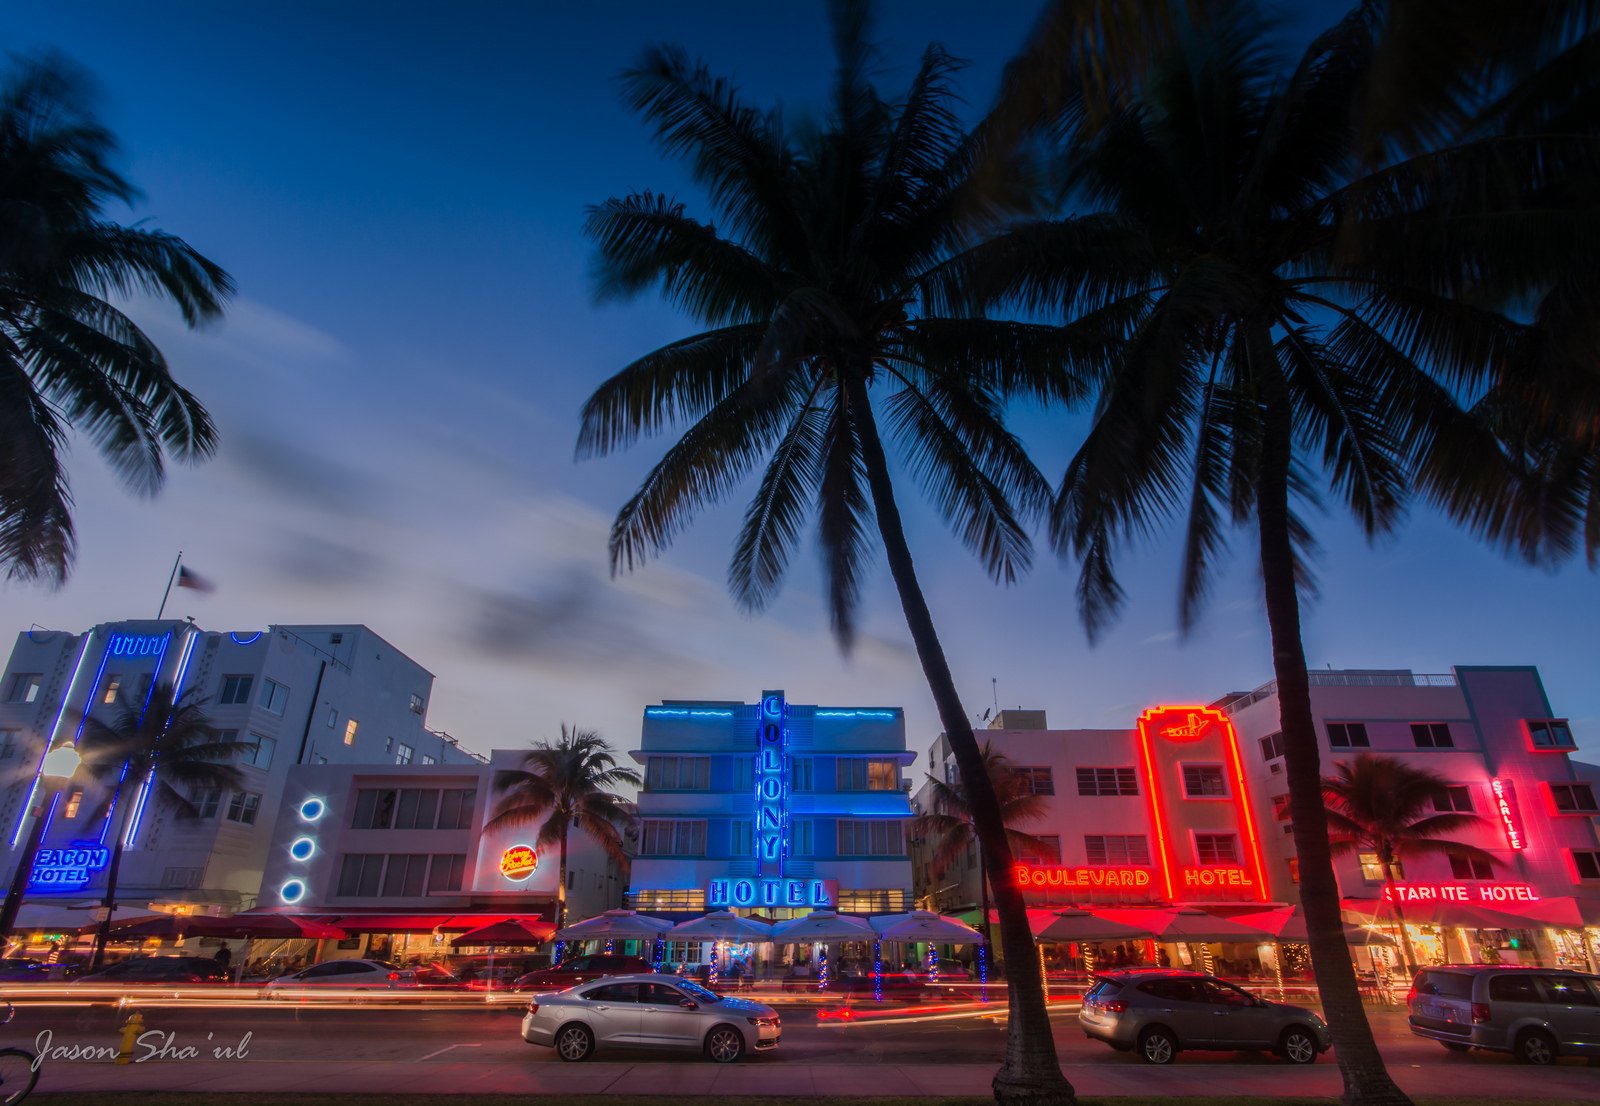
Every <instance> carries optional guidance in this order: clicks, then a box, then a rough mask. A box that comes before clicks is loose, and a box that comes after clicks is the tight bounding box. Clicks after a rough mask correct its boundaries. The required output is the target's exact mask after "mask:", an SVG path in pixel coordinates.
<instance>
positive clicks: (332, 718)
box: [328, 707, 339, 730]
mask: <svg viewBox="0 0 1600 1106" xmlns="http://www.w3.org/2000/svg"><path fill="white" fill-rule="evenodd" d="M338 724H339V708H338V707H329V708H328V729H330V730H331V729H333V728H334V727H336V726H337V725H338Z"/></svg>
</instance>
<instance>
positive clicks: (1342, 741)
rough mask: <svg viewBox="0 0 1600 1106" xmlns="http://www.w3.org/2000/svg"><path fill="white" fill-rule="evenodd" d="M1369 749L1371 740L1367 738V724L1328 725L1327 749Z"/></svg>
mask: <svg viewBox="0 0 1600 1106" xmlns="http://www.w3.org/2000/svg"><path fill="white" fill-rule="evenodd" d="M1371 747H1372V740H1371V738H1369V737H1367V724H1366V723H1365V722H1329V723H1328V748H1330V749H1369V748H1371Z"/></svg>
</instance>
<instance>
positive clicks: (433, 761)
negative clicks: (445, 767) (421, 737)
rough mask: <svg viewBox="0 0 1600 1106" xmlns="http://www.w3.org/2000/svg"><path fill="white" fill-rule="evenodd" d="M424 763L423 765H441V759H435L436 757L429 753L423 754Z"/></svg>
mask: <svg viewBox="0 0 1600 1106" xmlns="http://www.w3.org/2000/svg"><path fill="white" fill-rule="evenodd" d="M422 763H423V764H438V763H439V758H438V757H435V756H432V755H430V754H428V753H423V754H422Z"/></svg>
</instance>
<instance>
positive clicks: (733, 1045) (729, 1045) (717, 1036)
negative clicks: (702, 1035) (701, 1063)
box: [706, 1025, 744, 1064]
mask: <svg viewBox="0 0 1600 1106" xmlns="http://www.w3.org/2000/svg"><path fill="white" fill-rule="evenodd" d="M743 1055H744V1034H743V1033H740V1032H739V1031H738V1030H737V1029H735V1028H733V1026H731V1025H719V1026H717V1027H716V1028H715V1029H713V1030H712V1031H711V1032H710V1033H707V1034H706V1059H708V1060H713V1061H715V1062H716V1063H718V1064H731V1063H733V1062H734V1061H735V1060H737V1059H739V1057H741V1056H743Z"/></svg>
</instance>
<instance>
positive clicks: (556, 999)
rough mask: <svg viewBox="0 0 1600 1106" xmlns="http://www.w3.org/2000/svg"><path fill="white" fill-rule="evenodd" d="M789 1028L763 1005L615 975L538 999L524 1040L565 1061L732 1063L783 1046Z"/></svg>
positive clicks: (660, 978) (680, 984) (655, 978)
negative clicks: (624, 1056) (670, 1052)
mask: <svg viewBox="0 0 1600 1106" xmlns="http://www.w3.org/2000/svg"><path fill="white" fill-rule="evenodd" d="M782 1031H783V1022H782V1019H780V1018H779V1017H778V1012H777V1011H776V1010H774V1009H773V1008H772V1007H770V1006H768V1005H766V1004H765V1003H762V1002H752V1001H751V1000H749V999H744V998H733V997H731V996H726V995H719V994H717V993H715V992H714V991H710V990H707V989H706V988H704V987H702V986H700V984H698V983H695V982H693V981H692V980H688V979H682V978H680V977H678V976H670V975H656V974H654V973H641V974H637V975H623V976H612V977H610V978H607V979H602V980H598V981H596V982H593V983H584V984H580V985H578V986H576V987H572V988H569V989H567V990H565V991H560V992H558V993H556V994H550V995H538V996H536V997H535V998H534V1000H533V1001H532V1002H530V1003H529V1004H528V1012H527V1013H526V1014H525V1015H523V1018H522V1039H523V1040H524V1041H527V1042H528V1043H529V1044H532V1045H546V1046H549V1047H551V1048H554V1049H555V1050H556V1055H558V1056H560V1057H561V1059H563V1060H568V1061H578V1060H587V1059H588V1058H589V1057H590V1056H593V1055H594V1052H595V1050H596V1049H597V1048H610V1047H613V1046H616V1047H631V1048H684V1049H695V1050H697V1051H699V1052H701V1053H702V1054H703V1055H704V1056H705V1057H706V1059H708V1060H713V1061H715V1062H716V1063H719V1064H731V1063H733V1062H734V1061H735V1060H738V1059H739V1058H740V1057H742V1056H744V1055H745V1054H746V1053H747V1052H765V1051H768V1050H770V1049H774V1048H777V1047H778V1041H779V1039H780V1037H781V1035H782Z"/></svg>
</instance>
